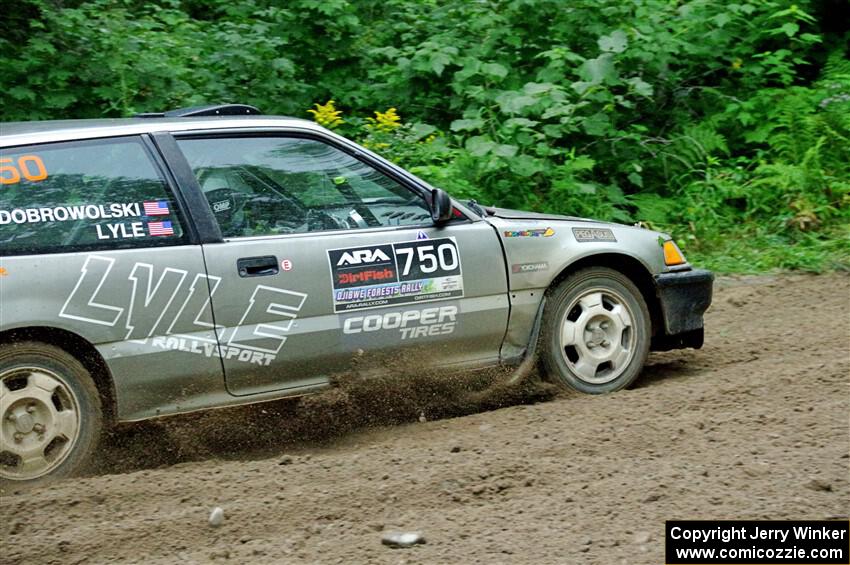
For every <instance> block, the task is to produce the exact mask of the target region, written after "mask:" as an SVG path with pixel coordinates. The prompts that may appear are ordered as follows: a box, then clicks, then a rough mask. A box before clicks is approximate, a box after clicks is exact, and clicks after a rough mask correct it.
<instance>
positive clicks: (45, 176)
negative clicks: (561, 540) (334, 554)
mask: <svg viewBox="0 0 850 565" xmlns="http://www.w3.org/2000/svg"><path fill="white" fill-rule="evenodd" d="M712 278H713V277H712V274H711V273H709V272H707V271H702V270H697V269H693V268H692V267H691V265H689V264H688V263H687V262H686V260H685V258H684V257H683V256H682V253H681V252H680V251H679V249H678V248H677V247H676V244H675V243H674V242H673V241H672V240H671V239H670V238H669V237H668V236H667V235H665V234H661V233H657V232H653V231H650V230H646V229H641V228H640V227H633V226H624V225H618V224H610V223H604V222H598V221H593V220H588V219H582V218H571V217H562V216H552V215H546V214H534V213H527V212H518V211H513V210H506V209H500V208H491V207H482V206H479V205H478V204H476V203H475V202H466V203H463V202H459V201H457V200H454V199H452V198H451V197H450V196H449V195H448V194H447V193H446V192H444V191H443V190H440V189H439V188H434V187H432V186H430V185H428V184H427V183H426V182H424V181H422V180H421V179H419V178H417V177H415V176H414V175H412V174H410V173H409V172H407V171H405V170H403V169H401V168H399V167H397V166H395V165H393V164H392V163H390V162H388V161H386V160H385V159H382V158H381V157H379V156H378V155H375V154H374V153H372V152H370V151H369V150H367V149H364V148H363V147H360V146H358V145H356V144H355V143H352V142H351V141H349V140H347V139H344V138H342V137H340V136H338V135H336V134H334V133H333V132H330V131H328V130H326V129H324V128H322V127H319V126H318V125H316V124H314V123H311V122H308V121H304V120H299V119H293V118H284V117H270V116H263V115H260V114H259V112H258V111H257V110H256V109H254V108H252V107H248V106H241V105H226V106H218V107H201V108H191V109H185V110H179V111H173V112H166V113H163V114H147V115H143V116H139V117H136V118H130V119H121V120H75V121H57V122H29V123H7V124H2V126H0V481H2V482H5V483H6V484H7V485H8V484H9V483H10V482H18V484H20V483H32V482H38V481H43V480H46V479H48V478H53V477H59V476H67V475H70V474H73V473H76V472H79V471H80V470H81V469H82V468H83V467H84V466H85V465H86V463H87V462H88V461H90V460H91V459H93V457H94V452H95V449H96V446H97V443H98V438H99V437H100V436H101V434H102V432H103V430H104V429H107V428H108V427H110V426H113V425H115V424H116V423H121V422H131V421H137V420H144V419H148V418H155V417H160V416H165V415H170V414H178V413H185V412H191V411H195V410H201V409H208V408H214V407H222V406H231V405H236V404H244V403H252V402H261V401H268V400H272V399H277V398H281V397H285V396H294V395H303V394H306V393H310V392H313V391H317V390H320V389H322V388H323V387H326V386H328V385H329V383H330V382H331V381H332V379H333V378H334V377H335V376H338V375H341V374H343V373H351V372H352V371H356V372H358V373H360V374H363V375H379V374H381V373H386V372H388V371H390V370H391V369H389V368H388V367H390V366H391V364H388V363H387V362H386V360H387V359H389V358H392V359H393V360H395V363H394V365H395V366H398V363H399V362H401V363H405V362H406V363H408V364H409V366H410V367H416V368H418V369H422V370H438V369H439V370H447V371H457V372H463V371H464V370H468V369H473V368H482V367H497V366H509V367H510V366H521V365H522V366H528V365H529V362H536V361H537V360H539V361H540V362H541V364H542V367H543V373H544V374H545V375H546V377H547V378H549V379H551V380H552V381H554V382H555V383H559V384H561V385H563V386H565V387H570V388H572V389H575V390H578V391H581V392H585V393H592V394H596V393H606V392H611V391H615V390H618V389H621V388H623V387H625V386H628V385H629V384H630V383H632V382H633V381H634V380H635V378H636V377H637V376H638V373H639V372H640V370H641V368H642V366H643V364H644V361H645V359H646V356H647V352H648V351H649V350H650V349H658V350H665V349H674V348H682V347H697V348H698V347H700V346H701V345H702V341H703V312H704V311H705V309H706V308H707V307H708V305H709V303H710V301H711V291H712Z"/></svg>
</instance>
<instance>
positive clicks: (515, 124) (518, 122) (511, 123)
mask: <svg viewBox="0 0 850 565" xmlns="http://www.w3.org/2000/svg"><path fill="white" fill-rule="evenodd" d="M538 123H539V122H536V121H534V120H529V119H528V118H511V119H509V120H507V121H506V122H505V127H506V128H508V129H515V128H531V127H534V126H536V125H537V124H538Z"/></svg>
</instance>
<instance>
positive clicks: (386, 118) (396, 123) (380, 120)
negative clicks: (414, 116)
mask: <svg viewBox="0 0 850 565" xmlns="http://www.w3.org/2000/svg"><path fill="white" fill-rule="evenodd" d="M366 121H367V122H369V128H371V129H376V130H378V131H382V132H385V133H389V132H391V131H393V130H394V129H396V128H399V127H401V117H400V116H399V115H398V113H397V112H396V109H395V108H390V109H389V110H387V111H386V112H375V117H374V118H366Z"/></svg>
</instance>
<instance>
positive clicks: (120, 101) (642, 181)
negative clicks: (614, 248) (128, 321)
mask: <svg viewBox="0 0 850 565" xmlns="http://www.w3.org/2000/svg"><path fill="white" fill-rule="evenodd" d="M4 17H5V19H6V21H7V22H8V25H7V26H6V27H7V30H9V32H8V33H7V34H6V35H5V36H4V37H3V38H0V53H2V62H3V68H4V70H5V71H6V72H5V73H4V74H3V75H2V76H0V106H1V107H2V116H3V119H4V120H15V119H25V120H31V119H46V118H81V117H112V116H122V115H129V114H132V113H135V112H139V111H154V110H162V109H167V108H173V107H179V106H187V105H193V104H200V103H207V102H230V101H238V102H245V103H252V104H255V105H257V106H259V107H260V108H262V109H263V110H264V111H266V112H268V113H284V114H290V115H297V116H302V117H308V118H310V117H312V118H315V119H317V120H319V121H320V122H322V123H325V124H326V125H328V126H329V127H332V128H334V129H335V130H337V131H338V132H340V133H342V134H343V135H348V136H351V137H354V138H356V139H358V140H360V141H361V142H363V143H364V144H365V145H366V146H367V147H369V148H371V149H372V150H374V151H376V152H378V153H381V154H383V155H385V156H387V157H389V158H391V159H393V160H395V161H397V162H399V163H400V164H402V165H404V166H406V167H408V168H409V169H411V170H412V171H413V172H414V173H416V174H418V175H420V176H422V177H423V178H425V179H426V180H428V181H430V182H431V183H433V184H435V185H439V186H442V187H444V188H446V189H448V190H450V191H451V192H452V193H453V194H455V195H456V196H458V197H463V198H475V199H477V200H479V201H482V202H485V203H495V204H499V205H502V206H508V207H518V208H529V209H537V210H545V211H550V212H555V213H562V214H570V215H585V216H591V217H597V218H600V219H608V220H614V221H621V222H632V221H642V222H645V223H646V224H648V225H650V226H651V227H653V228H657V229H662V230H666V231H669V232H671V233H672V234H673V235H674V236H675V237H677V238H678V239H679V240H680V241H681V244H682V246H683V248H684V249H685V250H686V251H687V252H688V253H689V254H691V255H692V256H693V257H694V258H697V259H701V260H704V261H706V262H707V263H708V264H710V265H713V266H715V267H717V268H720V269H721V270H729V269H733V270H751V269H768V268H775V267H781V268H797V269H806V270H818V269H823V268H850V260H848V251H847V248H848V247H850V246H848V245H847V235H848V234H847V230H846V226H847V225H848V224H850V212H848V209H849V208H850V159H848V158H847V156H848V155H850V61H848V44H850V33H848V30H847V22H850V8H848V5H846V2H842V1H841V0H824V1H821V2H813V1H811V0H805V1H802V2H796V3H792V0H759V1H758V2H755V1H752V0H738V1H736V2H729V3H727V2H709V1H707V0H682V1H679V2H669V1H668V0H634V1H632V2H620V1H615V0H570V1H569V2H565V1H564V0H487V1H482V2H462V1H459V0H381V1H378V0H358V1H356V2H355V1H353V0H290V1H289V2H286V3H278V2H272V1H271V0H230V1H228V2H225V1H224V0H213V1H209V2H203V3H201V2H198V1H197V0H183V1H181V0H157V1H153V2H140V1H138V0H135V1H133V0H89V1H72V2H64V3H55V2H50V1H48V0H23V1H21V2H17V3H14V4H13V5H11V7H9V8H7V9H6V11H5V13H4ZM842 21H843V22H845V23H844V24H843V27H842V25H841V24H840V23H837V22H842ZM329 100H334V101H335V104H331V105H330V107H327V105H326V102H327V101H329ZM317 103H318V104H320V105H321V106H316V104H317ZM390 109H393V110H392V113H390ZM308 110H313V113H312V114H308V113H307V111H308ZM322 111H324V112H326V114H322V115H320V114H319V112H322ZM337 111H341V114H336V116H337V117H339V119H340V120H341V121H337V120H336V119H334V118H333V116H334V115H333V114H332V112H337ZM393 115H395V116H396V118H398V119H393V118H392V116H393ZM322 116H324V117H322ZM340 116H341V117H340ZM388 116H389V117H388ZM322 120H325V121H322ZM743 242H746V245H744V244H743Z"/></svg>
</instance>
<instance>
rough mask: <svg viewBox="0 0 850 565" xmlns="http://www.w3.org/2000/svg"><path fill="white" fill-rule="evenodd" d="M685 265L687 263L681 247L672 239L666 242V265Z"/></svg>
mask: <svg viewBox="0 0 850 565" xmlns="http://www.w3.org/2000/svg"><path fill="white" fill-rule="evenodd" d="M683 263H687V261H685V256H684V255H683V254H682V250H681V249H679V246H678V245H676V242H675V241H673V240H672V239H668V240H667V241H665V242H664V264H665V265H667V266H668V267H672V266H674V265H681V264H683Z"/></svg>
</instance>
